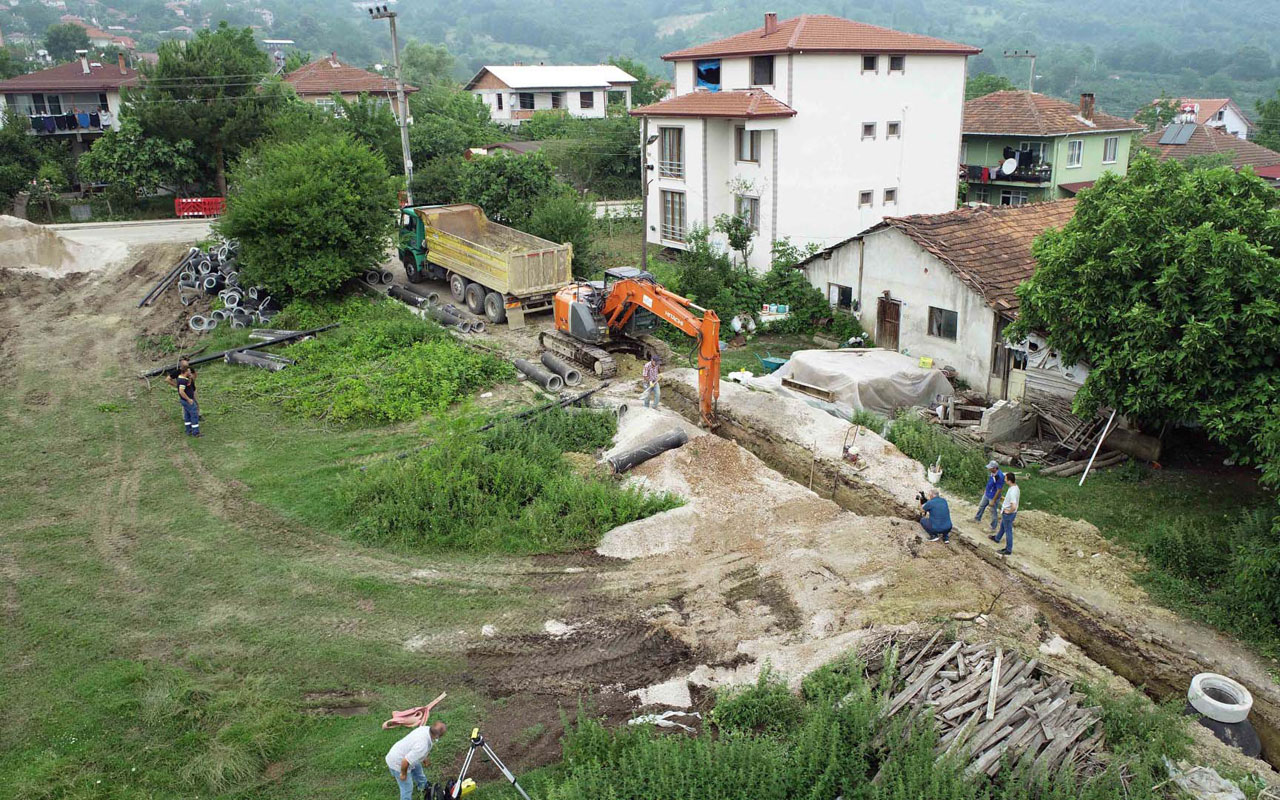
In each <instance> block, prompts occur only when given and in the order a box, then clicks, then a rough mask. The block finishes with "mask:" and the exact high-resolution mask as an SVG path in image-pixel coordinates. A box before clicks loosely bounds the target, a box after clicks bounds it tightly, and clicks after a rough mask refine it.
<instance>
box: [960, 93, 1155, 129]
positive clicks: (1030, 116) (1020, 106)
mask: <svg viewBox="0 0 1280 800" xmlns="http://www.w3.org/2000/svg"><path fill="white" fill-rule="evenodd" d="M1137 130H1142V126H1141V125H1139V124H1138V123H1136V122H1134V121H1133V120H1130V119H1122V118H1120V117H1115V116H1112V115H1111V114H1104V113H1103V112H1101V111H1098V110H1097V109H1094V112H1093V119H1092V120H1086V119H1085V118H1084V117H1082V116H1080V107H1079V106H1078V105H1076V104H1074V103H1068V102H1067V101H1065V100H1059V99H1057V98H1056V97H1046V96H1045V95H1042V94H1036V93H1034V92H1021V91H1013V90H1010V91H1004V92H992V93H991V94H988V95H984V96H983V97H975V98H974V99H972V100H969V101H967V102H966V103H965V104H964V132H965V133H967V134H982V133H986V134H992V135H997V136H998V135H1015V134H1016V135H1022V136H1063V135H1066V134H1071V133H1097V132H1099V131H1137Z"/></svg>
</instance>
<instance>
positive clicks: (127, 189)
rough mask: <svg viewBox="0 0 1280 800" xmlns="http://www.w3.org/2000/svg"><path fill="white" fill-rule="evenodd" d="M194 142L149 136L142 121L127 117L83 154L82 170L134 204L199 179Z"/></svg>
mask: <svg viewBox="0 0 1280 800" xmlns="http://www.w3.org/2000/svg"><path fill="white" fill-rule="evenodd" d="M192 150H193V147H192V144H191V142H189V141H187V140H185V139H183V140H181V141H178V142H170V141H167V140H165V139H161V138H159V137H156V136H146V135H145V134H143V132H142V126H141V125H139V124H138V121H137V120H135V119H131V118H129V117H125V118H124V119H123V120H121V121H120V125H119V126H118V127H116V128H115V129H113V130H110V131H107V133H106V134H104V135H103V136H102V138H100V139H98V140H97V141H95V142H94V143H93V146H92V147H90V148H89V151H88V152H87V153H85V154H84V155H82V156H80V162H79V168H78V172H79V174H80V177H81V178H83V179H84V180H87V181H91V182H93V183H105V184H108V186H109V190H108V191H109V196H110V197H111V198H112V199H115V200H117V201H123V202H125V203H131V202H133V201H136V200H137V199H138V198H139V197H141V196H143V195H147V194H152V193H154V192H156V191H158V190H160V189H168V190H170V191H175V192H176V190H177V188H178V187H180V186H182V185H184V184H186V183H190V182H191V181H193V180H195V175H196V164H195V161H194V160H193V159H192V158H191V152H192Z"/></svg>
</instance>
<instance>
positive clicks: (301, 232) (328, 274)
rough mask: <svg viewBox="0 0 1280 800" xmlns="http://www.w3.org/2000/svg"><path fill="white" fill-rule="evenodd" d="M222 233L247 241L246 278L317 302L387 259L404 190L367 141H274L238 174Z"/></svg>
mask: <svg viewBox="0 0 1280 800" xmlns="http://www.w3.org/2000/svg"><path fill="white" fill-rule="evenodd" d="M231 177H232V191H231V195H230V197H228V199H227V211H226V213H225V214H224V215H223V216H222V218H221V219H220V220H219V221H218V223H217V228H218V231H219V232H220V233H221V234H222V235H223V236H226V237H227V238H232V239H238V240H239V241H240V264H241V279H242V280H243V281H244V282H245V284H246V285H249V284H261V285H263V286H266V287H267V288H268V289H270V290H271V291H272V292H276V293H280V294H286V295H293V296H305V295H317V294H322V293H324V292H328V291H331V290H333V289H336V288H337V287H338V286H340V285H341V284H342V283H343V282H344V281H346V280H347V279H348V278H350V277H352V276H354V275H358V274H360V273H361V272H363V271H364V270H366V269H369V268H370V267H373V266H375V265H377V264H379V263H381V261H382V260H383V258H384V257H385V255H386V252H387V247H388V245H389V244H390V237H391V232H392V229H393V227H394V225H395V216H394V214H393V213H392V211H393V210H394V209H395V207H396V206H395V203H396V183H395V181H393V180H392V179H391V177H390V176H389V175H388V173H387V167H386V164H385V162H384V161H383V159H382V156H380V155H379V154H377V153H374V152H373V151H372V150H371V149H369V147H368V146H367V145H366V144H364V143H363V142H359V141H356V140H355V139H354V138H352V137H351V136H350V135H349V134H346V133H342V132H339V131H334V130H316V131H314V132H312V133H311V134H309V135H307V136H304V137H299V138H297V139H294V140H290V141H279V140H274V139H269V140H267V141H265V142H263V143H262V144H261V145H259V146H258V147H257V148H255V149H253V150H251V151H249V152H247V153H246V154H245V155H244V156H243V157H242V158H241V159H240V161H239V163H238V164H237V165H236V167H235V169H233V170H232V174H231Z"/></svg>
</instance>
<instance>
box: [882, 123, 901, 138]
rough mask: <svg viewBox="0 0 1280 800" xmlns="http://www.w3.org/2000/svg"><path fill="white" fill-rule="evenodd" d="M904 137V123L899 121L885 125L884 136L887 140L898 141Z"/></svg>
mask: <svg viewBox="0 0 1280 800" xmlns="http://www.w3.org/2000/svg"><path fill="white" fill-rule="evenodd" d="M901 135H902V123H901V122H898V121H896V120H895V121H893V122H886V123H885V124H884V136H885V138H886V139H896V138H897V137H899V136H901Z"/></svg>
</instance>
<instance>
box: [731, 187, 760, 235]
mask: <svg viewBox="0 0 1280 800" xmlns="http://www.w3.org/2000/svg"><path fill="white" fill-rule="evenodd" d="M733 213H734V214H736V215H737V216H739V217H743V218H745V219H746V220H747V225H748V227H750V228H751V231H752V232H753V233H759V232H760V198H759V197H753V196H751V195H749V194H735V195H734V196H733Z"/></svg>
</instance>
